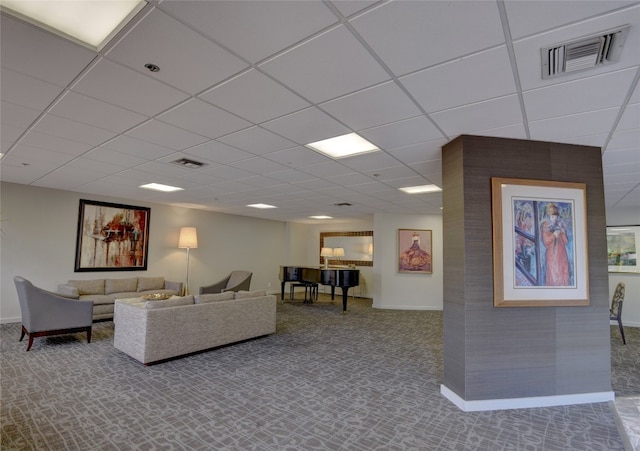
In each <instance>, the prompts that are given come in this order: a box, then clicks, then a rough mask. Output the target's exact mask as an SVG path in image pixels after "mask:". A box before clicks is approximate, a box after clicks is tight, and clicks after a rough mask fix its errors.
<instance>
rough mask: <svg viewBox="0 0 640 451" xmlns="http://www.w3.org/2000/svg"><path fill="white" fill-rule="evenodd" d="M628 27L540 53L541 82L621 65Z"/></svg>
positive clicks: (559, 45)
mask: <svg viewBox="0 0 640 451" xmlns="http://www.w3.org/2000/svg"><path fill="white" fill-rule="evenodd" d="M628 31H629V25H625V26H624V27H621V28H617V29H615V30H611V31H605V32H603V33H599V34H597V35H593V36H589V37H586V38H580V39H576V40H574V41H569V42H564V43H562V44H556V45H553V46H551V47H544V48H542V49H540V54H541V56H542V78H551V77H557V76H558V75H562V74H566V73H569V72H575V71H578V70H583V69H589V68H592V67H597V66H600V65H602V64H607V63H614V62H616V61H618V58H619V57H620V53H621V51H622V46H623V45H624V41H625V39H626V37H627V32H628Z"/></svg>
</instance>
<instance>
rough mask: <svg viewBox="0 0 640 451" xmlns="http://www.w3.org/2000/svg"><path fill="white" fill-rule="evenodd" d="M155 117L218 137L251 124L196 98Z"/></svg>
mask: <svg viewBox="0 0 640 451" xmlns="http://www.w3.org/2000/svg"><path fill="white" fill-rule="evenodd" d="M157 119H158V120H160V121H163V122H167V123H169V124H172V125H175V126H177V127H181V128H183V129H185V130H189V131H192V132H194V133H198V134H199V135H202V136H208V137H209V138H218V137H220V136H223V135H226V134H229V133H233V132H236V131H238V130H242V129H243V128H247V127H250V126H251V125H252V124H251V123H250V122H247V121H245V120H244V119H241V118H239V117H237V116H234V115H233V114H229V113H227V112H226V111H223V110H221V109H220V108H217V107H215V106H212V105H210V104H208V103H206V102H203V101H201V100H198V99H191V100H189V101H188V102H185V103H183V104H181V105H179V106H177V107H175V108H173V109H171V110H169V111H167V112H166V113H163V114H161V115H159V116H157Z"/></svg>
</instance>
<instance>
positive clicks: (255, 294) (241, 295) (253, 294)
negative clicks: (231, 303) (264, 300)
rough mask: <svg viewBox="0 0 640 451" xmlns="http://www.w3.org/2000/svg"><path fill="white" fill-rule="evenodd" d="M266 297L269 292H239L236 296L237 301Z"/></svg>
mask: <svg viewBox="0 0 640 451" xmlns="http://www.w3.org/2000/svg"><path fill="white" fill-rule="evenodd" d="M266 295H267V290H254V291H237V292H236V295H235V299H247V298H257V297H260V296H266Z"/></svg>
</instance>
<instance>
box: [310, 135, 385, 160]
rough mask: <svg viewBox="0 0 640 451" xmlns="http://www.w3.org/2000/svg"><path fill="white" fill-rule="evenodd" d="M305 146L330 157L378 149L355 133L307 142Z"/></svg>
mask: <svg viewBox="0 0 640 451" xmlns="http://www.w3.org/2000/svg"><path fill="white" fill-rule="evenodd" d="M307 147H309V148H310V149H313V150H316V151H318V152H321V153H323V154H325V155H328V156H330V157H331V158H344V157H350V156H352V155H358V154H361V153H367V152H375V151H377V150H380V149H378V148H377V147H376V146H375V145H373V144H371V143H370V142H369V141H367V140H366V139H364V138H363V137H361V136H360V135H357V134H355V133H349V134H347V135H342V136H336V137H334V138H329V139H324V140H322V141H316V142H314V143H310V144H307Z"/></svg>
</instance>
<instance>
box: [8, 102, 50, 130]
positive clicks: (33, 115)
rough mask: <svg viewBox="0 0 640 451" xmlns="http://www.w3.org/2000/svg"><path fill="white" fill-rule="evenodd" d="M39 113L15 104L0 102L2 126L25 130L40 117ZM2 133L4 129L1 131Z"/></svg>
mask: <svg viewBox="0 0 640 451" xmlns="http://www.w3.org/2000/svg"><path fill="white" fill-rule="evenodd" d="M40 113H41V112H40V111H38V110H34V109H32V108H27V107H24V106H22V105H16V104H15V103H9V102H5V101H2V102H0V119H1V120H2V125H3V126H4V125H12V126H14V127H18V128H20V129H22V130H26V129H27V128H28V127H29V126H30V125H31V124H32V123H33V121H35V120H36V119H37V117H38V116H40ZM3 131H4V129H3Z"/></svg>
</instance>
